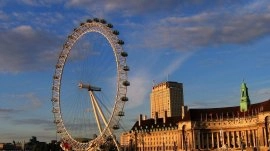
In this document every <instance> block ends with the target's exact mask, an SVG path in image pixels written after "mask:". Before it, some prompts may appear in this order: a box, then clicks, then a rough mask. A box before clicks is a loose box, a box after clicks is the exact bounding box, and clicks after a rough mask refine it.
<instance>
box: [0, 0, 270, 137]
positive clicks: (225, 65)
mask: <svg viewBox="0 0 270 151" xmlns="http://www.w3.org/2000/svg"><path fill="white" fill-rule="evenodd" d="M0 8H1V9H0V33H1V34H0V90H1V91H0V104H1V105H0V121H1V124H0V136H1V137H0V142H11V141H12V140H15V141H22V140H26V141H28V140H29V138H30V137H31V136H32V135H35V136H37V137H38V139H39V140H41V141H48V140H51V139H55V127H54V125H53V123H52V121H53V115H52V113H51V110H52V104H51V101H50V99H51V86H52V76H53V73H54V65H55V64H56V61H57V56H58V54H59V53H60V51H61V46H62V45H63V44H64V42H65V39H66V38H67V36H68V35H69V34H70V33H71V32H72V31H73V29H74V28H75V27H78V26H79V24H80V22H84V21H85V20H86V19H88V18H94V17H98V18H104V19H106V20H107V21H108V22H111V23H112V24H113V25H114V27H115V28H116V29H117V30H119V31H120V35H119V37H120V38H121V39H123V40H124V41H125V45H124V49H125V50H126V51H127V52H128V53H129V56H128V64H129V66H130V68H131V71H130V73H129V80H130V82H131V86H130V88H129V89H128V95H129V97H130V101H129V102H128V103H127V105H126V109H127V111H126V115H127V116H126V117H125V118H124V125H125V127H126V129H127V130H128V129H129V128H130V126H131V125H132V124H133V123H134V122H135V121H136V119H137V117H138V115H139V114H140V113H142V114H146V115H149V112H150V111H149V110H150V107H149V94H150V92H151V88H152V85H153V81H154V83H159V82H163V81H166V80H167V79H168V80H170V81H177V82H182V83H183V84H184V99H185V105H187V106H188V107H189V108H206V107H223V106H238V105H239V99H240V98H239V97H240V93H239V92H240V85H241V82H242V81H243V79H244V80H245V82H246V83H247V86H248V87H249V95H250V98H251V103H257V102H261V101H265V100H267V99H269V98H270V86H269V85H270V79H269V66H270V62H269V61H268V60H269V58H270V51H269V48H270V46H269V43H270V28H269V27H270V1H268V0H260V1H256V0H254V1H253V0H239V1H234V0H226V1H225V0H216V1H211V0H206V1H200V0H182V1H179V0H166V1H165V0H164V1H162V0H151V1H145V0H138V1H137V0H136V1H135V0H114V1H111V0H99V1H94V0H2V1H0Z"/></svg>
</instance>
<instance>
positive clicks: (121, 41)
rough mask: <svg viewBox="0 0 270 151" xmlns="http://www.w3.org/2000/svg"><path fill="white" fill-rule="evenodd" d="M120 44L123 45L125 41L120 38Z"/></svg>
mask: <svg viewBox="0 0 270 151" xmlns="http://www.w3.org/2000/svg"><path fill="white" fill-rule="evenodd" d="M117 43H118V44H119V45H123V44H124V43H125V42H124V41H123V40H118V42H117Z"/></svg>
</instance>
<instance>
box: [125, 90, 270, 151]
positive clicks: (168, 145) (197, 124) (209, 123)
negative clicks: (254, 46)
mask: <svg viewBox="0 0 270 151" xmlns="http://www.w3.org/2000/svg"><path fill="white" fill-rule="evenodd" d="M245 86H246V85H245ZM245 91H247V89H246V90H245ZM245 93H246V94H248V92H245ZM242 94H243V91H242V87H241V98H242V96H243V95H242ZM245 96H246V97H248V95H245ZM247 99H248V100H249V98H247ZM241 101H242V99H240V105H239V106H233V107H223V108H207V109H205V108H201V109H187V108H185V110H184V111H183V114H182V115H180V116H171V117H170V116H166V114H164V116H163V117H158V116H155V117H153V118H150V119H142V118H139V120H138V121H137V122H136V123H135V124H134V125H133V127H132V128H131V130H130V131H129V132H125V133H123V134H122V135H121V141H120V143H121V146H122V148H123V150H128V151H131V150H136V151H183V150H185V151H191V150H254V149H255V148H256V149H257V150H260V151H267V150H268V149H270V100H266V101H263V102H260V103H256V104H249V102H247V104H248V106H247V109H246V111H243V110H242V107H241ZM242 104H243V103H242ZM244 106H245V105H244ZM244 108H245V107H244ZM140 117H141V116H140Z"/></svg>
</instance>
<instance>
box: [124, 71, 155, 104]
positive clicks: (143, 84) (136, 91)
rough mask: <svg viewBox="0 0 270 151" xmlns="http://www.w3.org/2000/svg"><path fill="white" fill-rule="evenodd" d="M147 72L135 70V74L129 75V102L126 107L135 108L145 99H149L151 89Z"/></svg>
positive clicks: (150, 81)
mask: <svg viewBox="0 0 270 151" xmlns="http://www.w3.org/2000/svg"><path fill="white" fill-rule="evenodd" d="M150 79H151V78H150V77H149V73H147V72H145V71H141V72H137V74H135V75H132V76H131V77H129V81H130V83H131V84H130V87H128V97H129V102H128V103H127V104H126V105H127V109H128V108H136V107H138V106H140V105H142V104H143V103H144V102H145V101H149V92H150V90H151V83H152V80H150Z"/></svg>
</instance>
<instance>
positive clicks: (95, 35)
mask: <svg viewBox="0 0 270 151" xmlns="http://www.w3.org/2000/svg"><path fill="white" fill-rule="evenodd" d="M118 35H119V32H118V31H117V30H114V29H113V25H112V24H109V23H107V22H106V20H104V19H98V18H94V19H88V20H87V21H86V22H84V23H81V24H80V26H79V27H77V28H75V29H74V30H73V32H72V33H71V34H70V35H69V36H68V37H67V39H66V41H65V43H64V45H63V48H62V51H61V52H60V54H59V57H58V61H57V63H56V65H55V72H54V75H53V85H52V99H51V101H52V112H53V116H54V123H55V125H56V131H57V134H59V135H60V136H61V147H62V149H63V150H86V151H90V150H106V148H109V147H114V148H115V149H117V150H120V147H119V144H118V142H117V139H116V136H115V131H117V130H118V129H119V128H120V127H121V126H120V123H119V122H120V120H121V117H123V116H124V115H125V112H124V105H125V103H126V102H127V101H128V97H127V87H128V86H129V85H130V83H129V81H128V77H127V73H128V71H129V67H128V66H127V62H126V60H127V56H128V54H127V52H125V51H124V49H123V45H124V41H123V40H121V39H119V38H118Z"/></svg>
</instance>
